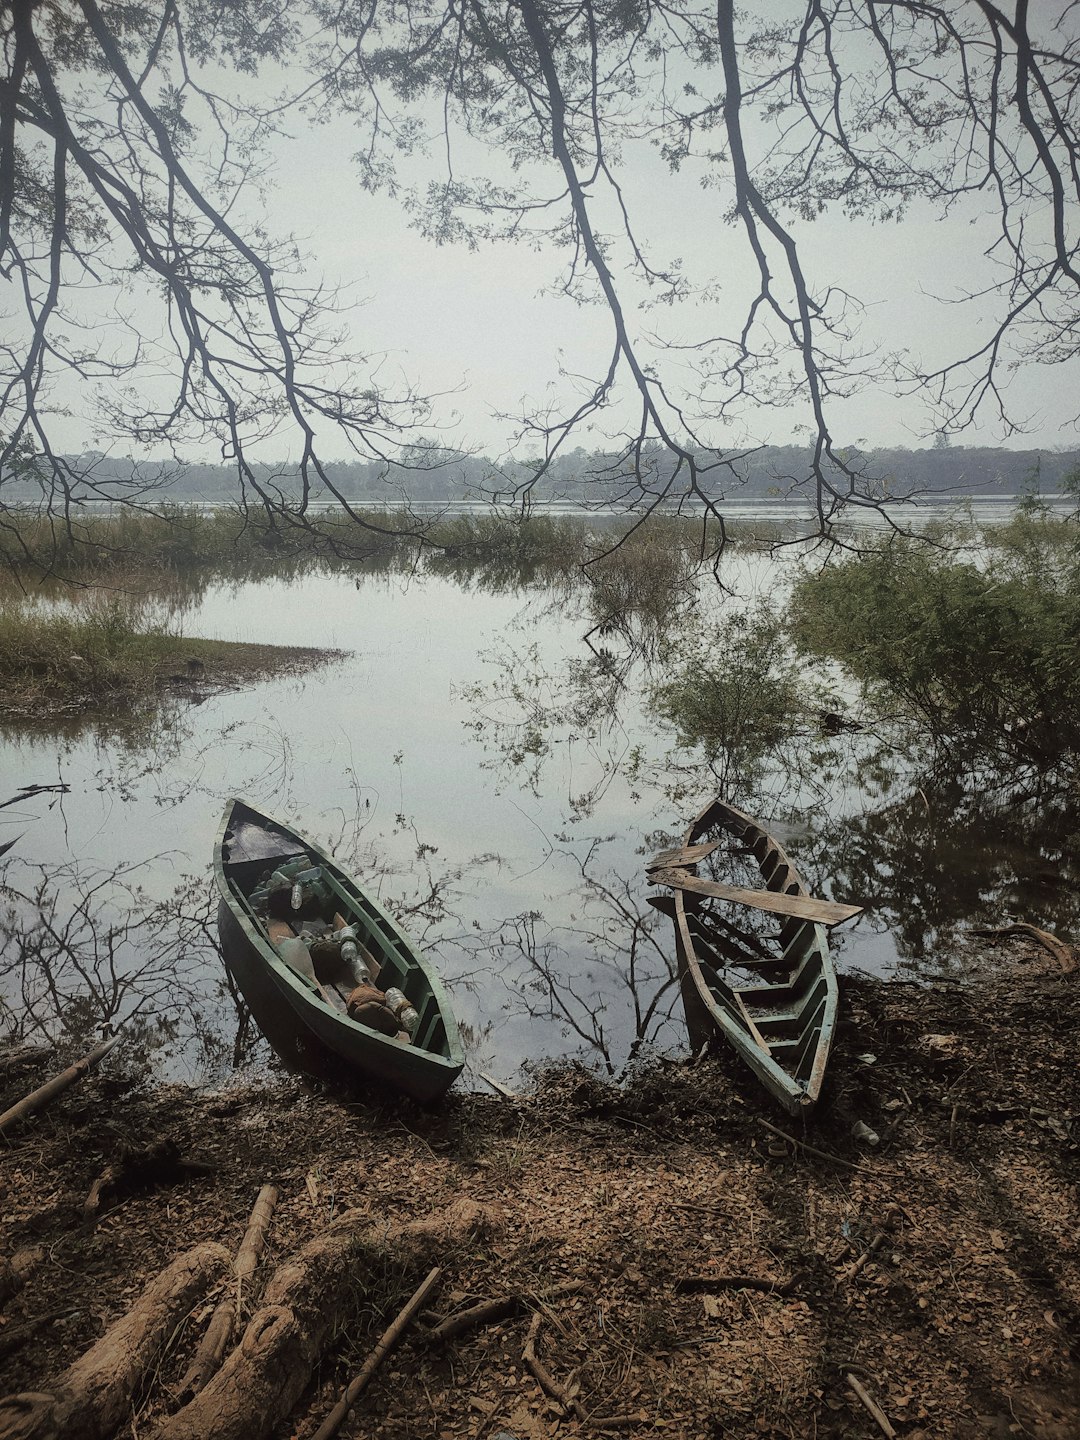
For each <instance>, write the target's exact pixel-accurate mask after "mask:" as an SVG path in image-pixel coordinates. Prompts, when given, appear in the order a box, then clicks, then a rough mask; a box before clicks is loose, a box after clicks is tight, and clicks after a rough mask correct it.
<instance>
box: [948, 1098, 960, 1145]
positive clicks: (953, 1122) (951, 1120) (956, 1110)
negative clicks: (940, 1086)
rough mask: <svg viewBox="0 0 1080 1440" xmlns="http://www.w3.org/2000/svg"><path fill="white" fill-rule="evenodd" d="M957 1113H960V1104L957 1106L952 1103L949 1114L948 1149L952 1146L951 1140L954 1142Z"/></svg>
mask: <svg viewBox="0 0 1080 1440" xmlns="http://www.w3.org/2000/svg"><path fill="white" fill-rule="evenodd" d="M959 1114H960V1106H959V1105H958V1104H957V1105H954V1106H953V1107H952V1114H951V1115H950V1116H949V1149H950V1150H951V1149H952V1148H953V1142H954V1141H955V1139H956V1117H957V1116H958V1115H959Z"/></svg>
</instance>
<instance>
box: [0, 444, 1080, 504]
mask: <svg viewBox="0 0 1080 1440" xmlns="http://www.w3.org/2000/svg"><path fill="white" fill-rule="evenodd" d="M844 459H845V463H847V464H848V465H849V466H850V467H851V468H852V470H854V471H855V472H856V473H857V474H858V475H859V476H860V477H863V478H862V482H861V486H860V488H864V489H865V490H867V491H868V492H869V493H870V494H872V495H874V496H875V497H877V496H880V497H882V498H886V497H896V498H905V497H911V496H918V495H954V496H960V495H1022V494H1025V493H1032V492H1035V491H1038V492H1040V493H1042V494H1044V495H1045V494H1054V493H1056V492H1057V491H1059V490H1061V489H1062V488H1063V485H1064V483H1065V482H1066V481H1067V479H1068V477H1069V476H1070V475H1072V476H1078V477H1080V450H1068V451H1058V452H1053V451H1045V450H1003V449H992V448H974V447H970V448H969V447H966V446H959V445H952V446H950V445H940V444H939V445H937V446H935V447H933V448H932V449H926V450H883V449H882V450H858V449H851V450H848V451H846V452H845V453H844ZM672 463H673V462H672V460H671V457H670V455H669V454H668V453H667V452H665V451H664V450H663V449H662V448H661V447H660V446H654V447H649V448H646V450H645V451H644V453H643V457H642V459H641V462H640V479H641V480H642V482H643V483H644V486H645V488H646V490H647V491H649V492H652V493H653V494H655V493H657V492H658V491H659V490H661V489H662V488H663V485H664V483H665V481H666V480H667V478H668V477H669V476H670V474H671V469H672ZM68 464H69V465H70V469H71V474H72V489H73V492H74V493H75V494H76V495H79V496H84V497H87V498H89V497H95V496H96V497H98V498H102V499H107V498H111V499H121V498H124V497H125V496H127V497H131V498H134V497H135V496H141V497H142V498H144V499H151V498H156V499H158V500H173V501H179V502H188V501H190V502H199V501H204V502H212V501H226V500H232V499H235V498H236V497H237V494H238V487H237V477H236V471H235V469H234V468H230V467H229V466H228V465H206V464H187V463H183V462H180V463H176V462H173V463H169V464H166V463H163V462H160V461H148V462H143V463H138V462H136V461H134V460H131V459H118V458H116V457H114V456H106V455H101V454H97V453H95V452H93V451H90V452H86V453H84V454H82V455H79V456H70V457H68ZM702 465H703V466H706V467H708V468H707V469H706V470H705V474H704V478H703V483H702V489H703V490H705V491H706V493H708V494H711V495H712V496H713V497H714V498H716V499H718V500H738V499H747V500H760V499H767V498H770V497H775V498H777V499H783V498H794V497H797V495H798V493H799V491H800V488H801V487H802V486H804V485H805V482H806V479H807V475H808V473H809V465H810V455H809V452H808V451H807V450H805V449H803V448H802V447H800V446H796V445H768V446H764V447H763V448H762V449H760V450H756V451H754V452H753V453H751V454H748V455H744V456H742V457H741V458H739V459H737V460H735V461H733V462H732V464H731V465H719V466H718V465H715V464H713V463H712V462H711V461H710V460H709V459H706V458H705V457H703V458H702ZM539 468H540V467H539V462H535V461H534V462H531V463H530V462H515V463H513V464H510V465H500V466H497V465H495V464H494V463H493V462H492V461H490V460H487V459H485V458H484V457H482V456H473V455H463V454H460V453H455V452H448V451H435V450H426V449H420V448H418V449H417V450H416V451H415V452H414V453H413V454H412V455H410V456H407V457H406V458H405V460H404V462H403V463H401V464H389V465H386V464H381V463H375V462H365V461H361V460H350V461H336V462H332V463H330V464H328V465H327V466H326V475H327V478H328V480H329V482H330V485H331V486H332V487H333V489H334V490H336V491H337V493H338V494H339V495H341V496H342V497H344V498H345V499H346V500H348V501H354V500H355V501H356V502H358V503H360V504H363V505H366V506H370V505H373V504H375V505H378V504H380V503H393V502H397V501H400V500H403V499H408V500H412V501H435V502H440V501H442V502H454V501H472V502H484V501H488V502H493V501H504V502H505V501H507V500H510V499H512V498H513V497H514V495H515V493H516V492H519V491H520V489H521V487H523V486H525V485H526V484H527V483H528V482H529V480H530V479H531V478H533V477H535V476H536V474H537V472H538V470H539ZM253 473H254V478H255V481H256V483H257V484H258V485H259V486H260V487H263V488H265V489H266V490H268V491H270V492H271V493H279V494H280V495H281V496H282V498H285V499H289V500H293V499H295V498H296V496H297V495H298V493H299V491H300V488H301V480H300V476H299V474H298V472H297V469H296V467H295V466H294V465H288V464H281V465H271V464H265V465H257V466H254V467H253ZM837 478H838V481H840V482H841V485H842V488H846V485H847V480H846V477H840V476H839V475H838V477H837ZM0 483H2V486H3V497H4V498H9V499H11V500H14V501H18V500H28V499H31V498H33V496H34V495H35V493H36V492H37V490H38V486H37V483H36V482H35V480H34V479H33V473H32V469H30V470H27V469H24V470H23V471H22V472H21V473H20V475H19V476H18V477H16V476H13V475H10V476H6V477H4V478H3V480H2V482H0ZM637 484H638V477H635V475H634V472H633V466H632V464H631V463H630V462H628V461H627V460H626V459H625V458H624V457H622V456H620V455H614V454H602V453H599V452H591V453H590V452H587V451H585V450H582V449H580V448H579V449H576V450H572V451H569V452H567V453H566V454H563V455H559V456H557V457H556V458H555V459H554V460H553V461H552V462H551V463H550V465H549V466H548V467H547V468H546V469H545V470H544V471H543V473H542V474H541V475H540V477H539V479H537V480H536V483H535V488H534V490H533V498H534V499H535V500H537V501H544V502H548V503H563V504H581V503H588V504H594V505H595V504H604V503H606V504H610V505H612V506H614V507H621V506H625V505H627V504H629V503H631V502H632V501H633V499H634V497H635V494H636V493H637ZM312 494H313V496H314V498H325V499H331V498H333V497H332V493H331V491H330V490H329V489H326V488H323V487H318V486H313V489H312Z"/></svg>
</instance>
